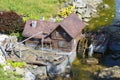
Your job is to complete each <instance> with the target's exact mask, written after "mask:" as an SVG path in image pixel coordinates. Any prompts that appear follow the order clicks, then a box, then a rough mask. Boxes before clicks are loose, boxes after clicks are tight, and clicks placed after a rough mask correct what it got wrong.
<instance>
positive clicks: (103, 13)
mask: <svg viewBox="0 0 120 80" xmlns="http://www.w3.org/2000/svg"><path fill="white" fill-rule="evenodd" d="M103 4H107V5H109V8H108V9H105V8H103ZM98 15H99V17H97V18H93V19H91V20H90V21H89V25H88V26H87V27H86V28H88V29H89V30H91V31H95V30H97V29H98V28H100V27H103V26H106V25H109V24H110V23H111V22H112V20H113V18H114V17H115V2H114V0H103V3H101V4H100V5H99V6H98Z"/></svg>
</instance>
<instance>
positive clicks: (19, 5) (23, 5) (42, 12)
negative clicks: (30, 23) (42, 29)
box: [0, 0, 60, 19]
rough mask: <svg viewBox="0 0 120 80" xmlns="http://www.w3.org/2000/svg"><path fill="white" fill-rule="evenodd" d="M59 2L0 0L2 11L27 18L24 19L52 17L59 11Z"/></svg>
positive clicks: (54, 0)
mask: <svg viewBox="0 0 120 80" xmlns="http://www.w3.org/2000/svg"><path fill="white" fill-rule="evenodd" d="M59 6H60V3H59V2H58V0H0V11H10V10H12V11H15V12H17V13H18V14H20V15H23V16H25V18H24V19H40V16H44V17H45V18H47V19H48V18H49V17H52V16H53V15H55V14H56V13H57V11H58V10H59Z"/></svg>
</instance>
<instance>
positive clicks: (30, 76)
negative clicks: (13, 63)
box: [23, 71, 35, 80]
mask: <svg viewBox="0 0 120 80" xmlns="http://www.w3.org/2000/svg"><path fill="white" fill-rule="evenodd" d="M23 80H35V75H33V74H32V73H31V72H30V71H27V72H25V75H24V78H23Z"/></svg>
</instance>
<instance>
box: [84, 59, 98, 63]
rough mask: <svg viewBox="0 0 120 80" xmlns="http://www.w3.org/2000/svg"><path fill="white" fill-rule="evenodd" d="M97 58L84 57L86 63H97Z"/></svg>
mask: <svg viewBox="0 0 120 80" xmlns="http://www.w3.org/2000/svg"><path fill="white" fill-rule="evenodd" d="M98 63H99V62H98V60H97V59H95V58H88V59H86V64H98Z"/></svg>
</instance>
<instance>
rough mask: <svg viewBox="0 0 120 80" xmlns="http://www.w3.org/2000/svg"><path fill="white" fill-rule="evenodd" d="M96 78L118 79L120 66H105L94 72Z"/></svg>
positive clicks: (105, 79) (98, 79)
mask: <svg viewBox="0 0 120 80" xmlns="http://www.w3.org/2000/svg"><path fill="white" fill-rule="evenodd" d="M95 79H96V80H103V79H104V80H119V79H120V67H119V66H114V67H110V68H105V69H103V70H100V71H98V72H96V73H95Z"/></svg>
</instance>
